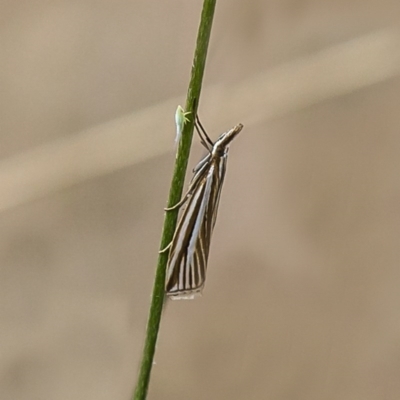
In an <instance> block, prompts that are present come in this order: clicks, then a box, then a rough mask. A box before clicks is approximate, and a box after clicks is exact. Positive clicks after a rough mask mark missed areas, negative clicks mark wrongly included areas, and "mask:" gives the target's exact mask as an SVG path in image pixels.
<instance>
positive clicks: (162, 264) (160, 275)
mask: <svg viewBox="0 0 400 400" xmlns="http://www.w3.org/2000/svg"><path fill="white" fill-rule="evenodd" d="M215 5H216V0H204V3H203V10H202V13H201V19H200V25H199V31H198V34H197V43H196V50H195V54H194V60H193V66H192V73H191V79H190V83H189V88H188V92H187V98H186V106H185V111H187V112H189V113H190V114H188V121H187V122H186V123H185V125H184V127H183V131H182V136H181V140H180V142H179V147H178V151H177V155H176V161H175V167H174V172H173V176H172V182H171V187H170V191H169V197H168V207H172V206H173V205H175V204H176V203H178V201H179V200H180V198H181V196H182V191H183V186H184V181H185V175H186V169H187V164H188V160H189V154H190V147H191V143H192V137H193V128H194V116H195V115H196V114H197V106H198V103H199V98H200V92H201V86H202V82H203V75H204V69H205V64H206V57H207V50H208V43H209V40H210V34H211V26H212V22H213V18H214V11H215ZM177 218H178V210H172V211H168V212H166V213H165V216H164V226H163V229H162V235H161V243H160V249H164V248H166V247H167V245H168V244H169V243H170V242H171V240H172V237H173V234H174V231H175V227H176V222H177ZM167 261H168V252H162V253H160V254H159V256H158V262H157V269H156V274H155V279H154V286H153V293H152V298H151V305H150V311H149V317H148V321H147V329H146V336H145V343H144V348H143V353H142V361H141V364H140V369H139V376H138V380H137V383H136V388H135V392H134V395H133V400H145V399H146V397H147V391H148V387H149V382H150V374H151V369H152V366H153V360H154V353H155V348H156V343H157V337H158V332H159V328H160V321H161V314H162V310H163V304H164V285H165V270H166V266H167Z"/></svg>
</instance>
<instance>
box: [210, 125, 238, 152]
mask: <svg viewBox="0 0 400 400" xmlns="http://www.w3.org/2000/svg"><path fill="white" fill-rule="evenodd" d="M242 129H243V125H242V124H238V125H236V126H235V127H233V128H232V129H230V130H229V131H228V132H224V133H223V134H222V135H221V136H220V137H219V138H218V139H217V141H216V142H215V143H214V146H213V150H212V152H213V154H216V155H219V156H223V155H224V154H226V153H227V152H228V148H229V145H230V143H231V142H232V140H233V139H234V138H235V137H236V136H237V135H238V134H239V133H240V131H241V130H242Z"/></svg>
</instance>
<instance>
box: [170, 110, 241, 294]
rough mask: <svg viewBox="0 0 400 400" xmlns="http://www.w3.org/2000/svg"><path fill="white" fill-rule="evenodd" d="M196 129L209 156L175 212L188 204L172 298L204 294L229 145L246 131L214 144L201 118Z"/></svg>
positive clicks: (176, 247) (179, 230) (174, 244)
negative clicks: (202, 292)
mask: <svg viewBox="0 0 400 400" xmlns="http://www.w3.org/2000/svg"><path fill="white" fill-rule="evenodd" d="M195 128H196V130H197V133H198V135H199V137H200V141H201V143H202V144H203V146H204V147H205V148H206V149H207V151H208V154H207V155H206V156H205V157H204V158H203V159H202V160H201V161H200V162H199V163H198V164H197V166H196V167H195V168H194V170H193V173H194V175H193V178H192V179H191V181H190V183H189V188H188V190H187V192H186V194H185V195H184V196H183V197H182V199H181V201H179V202H178V203H177V204H176V205H175V206H173V207H171V208H169V209H166V210H167V211H168V210H173V209H176V208H178V207H181V206H182V205H183V204H184V203H186V205H185V208H184V210H183V212H182V214H181V216H180V218H179V221H178V224H177V227H176V230H175V233H174V236H173V239H172V241H171V243H170V244H169V245H168V247H167V248H166V249H165V250H167V249H168V248H169V256H168V263H167V272H166V280H165V292H166V294H167V295H168V296H169V297H170V298H171V299H192V298H194V297H195V296H196V295H199V294H201V291H202V289H203V287H204V283H205V279H206V271H207V261H208V255H209V251H210V243H211V236H212V233H213V229H214V226H215V221H216V219H217V212H218V204H219V199H220V196H221V190H222V185H223V182H224V178H225V172H226V164H227V160H228V151H229V145H230V143H231V142H232V140H233V139H234V138H235V137H236V136H237V135H238V134H239V133H240V131H241V130H242V129H243V125H242V124H238V125H236V126H235V127H233V128H232V129H230V130H228V131H227V132H224V133H223V134H222V135H220V136H219V138H218V139H217V140H216V141H215V142H212V140H211V139H210V138H209V136H208V135H207V133H206V131H205V130H204V128H203V126H202V125H201V123H200V121H199V119H198V117H196V122H195Z"/></svg>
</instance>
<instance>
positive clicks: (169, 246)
mask: <svg viewBox="0 0 400 400" xmlns="http://www.w3.org/2000/svg"><path fill="white" fill-rule="evenodd" d="M171 245H172V242H170V244H169V245H168V246H167V247H164V248H163V249H162V250H159V251H158V254H162V253H165V252H166V251H167V250H169V249H170V248H171Z"/></svg>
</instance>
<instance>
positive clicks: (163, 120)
mask: <svg viewBox="0 0 400 400" xmlns="http://www.w3.org/2000/svg"><path fill="white" fill-rule="evenodd" d="M399 72H400V32H399V31H398V30H397V29H394V28H393V29H386V30H382V31H379V32H375V33H370V34H368V35H365V36H362V37H359V38H356V39H353V40H351V41H347V42H346V43H343V44H339V45H335V46H333V47H330V48H328V49H324V50H322V51H320V52H318V53H316V54H313V55H311V56H308V57H303V58H301V59H299V60H296V61H293V62H290V63H288V64H285V65H282V66H279V67H277V68H274V69H272V70H268V71H266V72H264V73H261V74H259V75H257V76H255V77H254V76H253V77H251V78H248V79H246V80H243V81H242V82H239V83H238V84H236V85H231V86H230V87H229V88H227V87H226V86H225V85H216V86H213V87H211V86H210V87H206V88H205V89H204V91H203V96H204V98H206V99H207V102H205V105H204V107H203V106H202V113H203V115H207V119H210V117H214V118H216V119H218V121H221V123H224V124H226V125H227V126H230V125H232V124H233V123H237V122H243V123H245V125H246V126H249V125H251V124H254V123H259V122H261V121H266V120H269V119H272V118H276V117H278V116H281V115H284V114H285V113H288V112H291V111H294V110H298V109H299V108H303V107H306V106H309V105H312V104H316V103H318V102H321V101H323V100H326V99H328V98H332V97H335V96H340V95H344V94H346V93H350V92H352V91H354V90H357V89H360V88H363V87H368V86H370V85H373V84H375V83H378V82H382V81H385V80H387V79H390V78H392V77H395V76H397V75H398V74H399ZM182 102H183V100H182V98H173V99H169V100H168V101H166V102H163V103H161V104H157V105H155V106H153V107H149V108H147V109H145V110H141V111H138V112H135V113H134V114H131V115H128V116H125V117H122V118H119V119H116V120H114V121H111V122H108V123H105V124H102V125H99V126H96V127H93V128H91V129H88V130H86V131H83V132H80V133H77V134H75V135H73V136H72V137H66V138H63V139H60V140H57V141H55V142H53V143H48V144H45V145H43V146H41V147H38V148H35V149H32V150H29V151H27V152H24V153H21V154H19V155H16V156H13V157H10V158H8V159H4V160H2V161H1V162H0V211H4V210H7V209H9V208H12V207H15V206H18V205H21V204H24V203H26V202H29V201H32V200H35V199H38V198H41V197H43V196H45V195H48V194H50V193H53V192H55V191H57V190H60V189H64V188H66V187H69V186H71V185H74V184H76V183H80V182H83V181H85V180H87V179H90V178H93V177H96V176H100V175H103V174H106V173H109V172H112V171H115V170H118V169H120V168H123V167H126V166H129V165H133V164H136V163H139V162H142V161H145V160H148V159H150V158H152V157H155V156H158V155H161V154H164V153H166V152H167V151H171V150H172V149H173V147H174V131H175V127H174V126H173V119H174V112H175V109H176V106H177V104H179V103H182ZM216 104H217V105H218V104H221V105H223V107H215V105H216ZM232 118H233V121H232Z"/></svg>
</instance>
